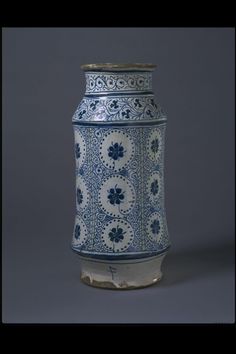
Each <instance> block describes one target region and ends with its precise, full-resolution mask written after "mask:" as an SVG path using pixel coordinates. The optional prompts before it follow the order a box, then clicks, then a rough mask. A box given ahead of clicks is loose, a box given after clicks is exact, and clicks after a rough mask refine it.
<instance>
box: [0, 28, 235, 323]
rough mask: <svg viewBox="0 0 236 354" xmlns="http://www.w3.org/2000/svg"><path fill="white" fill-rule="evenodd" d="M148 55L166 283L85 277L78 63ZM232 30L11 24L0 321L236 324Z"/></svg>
mask: <svg viewBox="0 0 236 354" xmlns="http://www.w3.org/2000/svg"><path fill="white" fill-rule="evenodd" d="M96 62H153V63H156V64H157V65H158V68H157V70H156V72H155V74H154V80H153V86H154V90H155V92H156V94H157V99H158V101H159V102H160V104H161V105H162V106H163V108H164V109H165V110H166V111H167V114H168V129H167V140H166V156H165V158H166V160H165V161H166V165H165V176H166V186H165V190H166V193H165V194H166V209H167V220H168V226H169V232H170V237H171V241H172V249H171V252H170V254H169V255H168V256H167V258H166V260H165V262H164V264H163V271H164V278H163V280H162V281H161V282H160V283H159V285H156V286H153V287H150V288H146V289H142V290H133V291H125V292H121V291H118V292H115V291H109V290H100V289H95V288H90V287H88V286H86V285H83V284H81V283H80V281H79V261H78V258H77V256H76V255H75V254H74V253H72V251H71V250H70V242H71V238H72V229H73V223H74V212H75V195H74V194H75V193H74V191H75V190H74V188H75V175H74V157H73V132H72V126H71V117H72V115H73V113H74V111H75V109H76V106H77V104H78V103H79V102H80V100H81V99H82V96H83V93H84V89H85V81H84V75H83V73H82V71H81V70H80V64H82V63H96ZM233 150H234V29H230V28H228V29H202V28H199V29H193V28H192V29H188V28H185V29H181V28H180V29H175V28H171V29H168V28H166V29H161V28H160V29H158V28H157V29H151V28H150V29H145V28H139V29H135V28H133V29H125V28H121V29H115V28H113V29H110V28H107V29H102V28H101V29H97V28H93V29H92V28H84V29H83V28H74V29H73V28H72V29H70V28H67V29H66V28H64V29H63V28H58V29H57V28H54V29H53V28H52V29H47V28H42V29H37V28H28V29H27V28H25V29H24V28H15V29H14V28H5V29H3V283H2V285H3V321H4V322H8V323H15V322H35V323H39V322H67V323H68V322H76V323H80V322H91V323H94V322H115V323H116V322H125V323H127V322H129V323H133V322H155V323H159V322H169V323H175V322H187V323H189V322H192V323H196V322H210V323H211V322H220V323H222V322H223V323H227V322H233V321H234V251H233V249H234V152H233Z"/></svg>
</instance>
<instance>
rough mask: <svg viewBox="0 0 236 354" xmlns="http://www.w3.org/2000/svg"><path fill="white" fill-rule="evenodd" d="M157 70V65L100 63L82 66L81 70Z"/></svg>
mask: <svg viewBox="0 0 236 354" xmlns="http://www.w3.org/2000/svg"><path fill="white" fill-rule="evenodd" d="M155 68H156V65H155V64H144V63H121V64H113V63H100V64H83V65H81V69H82V70H84V71H153V70H155Z"/></svg>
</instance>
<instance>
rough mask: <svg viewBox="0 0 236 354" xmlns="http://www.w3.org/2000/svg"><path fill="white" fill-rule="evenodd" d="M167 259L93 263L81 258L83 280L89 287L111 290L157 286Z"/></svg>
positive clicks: (160, 257) (153, 258)
mask: <svg viewBox="0 0 236 354" xmlns="http://www.w3.org/2000/svg"><path fill="white" fill-rule="evenodd" d="M164 257H165V254H162V255H161V256H158V257H151V258H148V259H145V260H142V261H141V260H136V261H135V260H131V261H120V262H119V261H114V262H111V261H110V262H104V261H91V260H90V259H84V258H81V257H80V262H81V279H82V281H83V282H85V283H86V284H88V285H93V286H96V287H101V288H111V289H132V288H142V287H146V286H149V285H152V284H155V283H156V282H157V281H159V280H160V279H161V277H162V272H161V264H162V261H163V259H164Z"/></svg>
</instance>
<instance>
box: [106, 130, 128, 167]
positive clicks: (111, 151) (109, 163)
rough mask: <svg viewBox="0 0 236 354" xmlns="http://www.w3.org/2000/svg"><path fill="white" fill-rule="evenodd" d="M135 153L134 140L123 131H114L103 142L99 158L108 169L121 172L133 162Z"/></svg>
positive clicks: (108, 133) (107, 134) (109, 132)
mask: <svg viewBox="0 0 236 354" xmlns="http://www.w3.org/2000/svg"><path fill="white" fill-rule="evenodd" d="M134 151H135V148H134V142H133V139H132V138H131V137H130V136H129V135H128V134H127V133H126V132H124V131H122V130H119V129H112V130H110V131H108V132H106V133H105V135H104V137H103V139H102V141H101V144H100V147H99V156H100V159H101V161H102V163H103V165H104V166H105V167H106V168H109V169H111V170H113V171H114V172H119V171H121V170H122V168H125V167H126V166H127V165H128V164H129V162H130V161H131V160H132V158H133V157H134Z"/></svg>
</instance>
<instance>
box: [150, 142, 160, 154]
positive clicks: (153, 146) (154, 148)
mask: <svg viewBox="0 0 236 354" xmlns="http://www.w3.org/2000/svg"><path fill="white" fill-rule="evenodd" d="M151 149H152V151H153V152H154V153H157V152H158V149H159V141H158V139H154V140H153V141H152V143H151Z"/></svg>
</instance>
